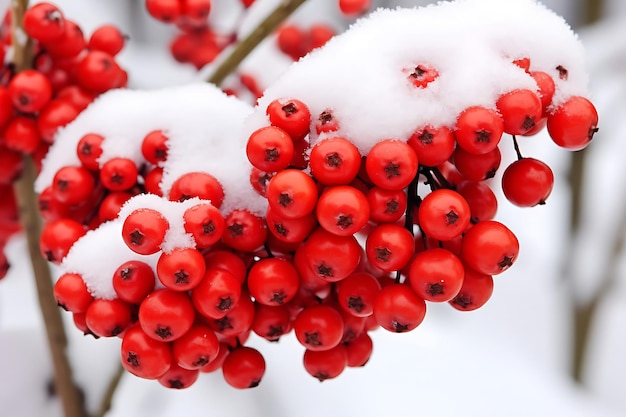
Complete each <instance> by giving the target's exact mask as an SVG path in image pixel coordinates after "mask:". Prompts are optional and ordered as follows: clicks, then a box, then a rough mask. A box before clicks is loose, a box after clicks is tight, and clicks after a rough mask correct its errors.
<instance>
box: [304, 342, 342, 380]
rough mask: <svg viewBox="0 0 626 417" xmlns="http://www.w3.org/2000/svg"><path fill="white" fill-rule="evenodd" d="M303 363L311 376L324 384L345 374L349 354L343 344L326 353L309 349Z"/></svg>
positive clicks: (325, 351)
mask: <svg viewBox="0 0 626 417" xmlns="http://www.w3.org/2000/svg"><path fill="white" fill-rule="evenodd" d="M302 363H303V364H304V369H305V370H306V371H307V372H308V373H309V375H311V376H313V377H315V378H317V379H318V380H319V381H320V382H324V381H326V380H327V379H333V378H336V377H338V376H339V375H340V374H341V373H342V372H343V370H344V369H345V368H346V366H347V364H348V352H347V351H346V347H345V346H344V345H342V344H339V345H337V346H335V347H334V348H332V349H329V350H324V351H316V350H310V349H307V350H306V351H305V352H304V357H303V359H302Z"/></svg>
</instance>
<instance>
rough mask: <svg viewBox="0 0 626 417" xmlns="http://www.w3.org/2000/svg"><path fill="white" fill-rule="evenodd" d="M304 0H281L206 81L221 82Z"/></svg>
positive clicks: (217, 83) (216, 83)
mask: <svg viewBox="0 0 626 417" xmlns="http://www.w3.org/2000/svg"><path fill="white" fill-rule="evenodd" d="M305 1H306V0H283V1H281V2H280V4H279V5H278V7H276V9H274V11H273V12H272V13H270V14H269V15H268V16H267V17H266V18H265V19H264V20H263V21H262V22H261V23H259V25H258V26H257V27H256V28H255V29H254V30H253V31H252V32H250V34H249V35H248V36H247V37H246V38H245V39H244V40H242V41H241V42H239V44H237V46H235V47H234V49H233V50H232V52H231V53H230V55H229V56H227V57H226V58H224V60H222V62H221V63H220V64H219V65H218V66H217V68H216V69H215V71H213V73H212V74H211V76H210V77H209V78H208V80H207V81H208V82H210V83H213V84H215V85H217V86H219V85H220V84H222V82H224V80H225V79H226V77H228V75H229V74H230V73H232V72H233V71H234V70H235V69H236V68H237V66H239V64H240V63H241V62H242V61H243V60H244V59H245V58H246V57H247V56H248V55H249V54H250V52H252V51H253V50H254V48H256V46H257V45H258V44H259V43H261V41H262V40H263V39H265V38H266V37H267V36H268V35H269V34H271V33H272V32H273V31H274V30H275V29H276V28H277V27H278V25H280V24H281V23H282V22H283V21H284V20H285V19H287V17H289V16H290V15H291V13H293V12H294V11H295V10H296V9H297V8H298V7H300V5H301V4H302V3H304V2H305Z"/></svg>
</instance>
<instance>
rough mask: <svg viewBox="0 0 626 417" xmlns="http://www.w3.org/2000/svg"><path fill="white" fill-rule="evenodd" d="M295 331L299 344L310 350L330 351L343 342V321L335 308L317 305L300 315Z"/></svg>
mask: <svg viewBox="0 0 626 417" xmlns="http://www.w3.org/2000/svg"><path fill="white" fill-rule="evenodd" d="M293 330H294V333H295V335H296V338H297V339H298V342H300V344H302V346H304V347H305V348H307V349H308V350H314V351H320V350H329V349H332V348H334V347H335V346H337V345H338V344H339V342H341V338H342V337H343V320H342V318H341V315H340V314H339V312H337V310H335V309H334V308H333V307H330V306H327V305H317V306H312V307H307V308H305V309H304V310H302V311H301V312H300V314H298V316H297V317H296V319H295V320H294V322H293Z"/></svg>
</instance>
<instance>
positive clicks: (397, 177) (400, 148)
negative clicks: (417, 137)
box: [365, 139, 418, 190]
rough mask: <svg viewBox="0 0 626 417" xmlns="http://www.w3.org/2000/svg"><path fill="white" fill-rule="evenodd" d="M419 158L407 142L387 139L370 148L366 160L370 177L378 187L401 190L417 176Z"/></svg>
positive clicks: (366, 167)
mask: <svg viewBox="0 0 626 417" xmlns="http://www.w3.org/2000/svg"><path fill="white" fill-rule="evenodd" d="M417 168H418V159H417V155H416V154H415V151H414V150H413V148H411V146H409V145H408V144H407V143H406V142H402V141H399V140H392V139H386V140H383V141H380V142H378V143H377V144H376V145H374V147H372V149H371V150H370V152H369V154H368V155H367V158H366V160H365V169H366V171H367V175H368V177H369V179H370V180H371V181H372V182H373V183H374V184H375V185H377V186H378V187H381V188H384V189H387V190H399V189H402V188H404V187H406V186H408V185H409V184H410V182H411V181H412V180H413V178H415V175H416V174H417Z"/></svg>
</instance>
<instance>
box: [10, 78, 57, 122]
mask: <svg viewBox="0 0 626 417" xmlns="http://www.w3.org/2000/svg"><path fill="white" fill-rule="evenodd" d="M8 91H9V95H10V97H11V101H12V103H13V105H14V106H15V108H16V109H17V110H19V111H21V112H24V113H38V112H39V111H41V110H42V109H43V108H44V107H46V105H47V104H48V103H49V102H50V99H51V98H52V85H51V84H50V81H49V80H48V78H47V77H46V76H45V75H43V74H42V73H40V72H39V71H36V70H32V69H28V70H24V71H21V72H19V73H18V74H16V75H15V77H13V78H12V79H11V82H10V83H9V86H8Z"/></svg>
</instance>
